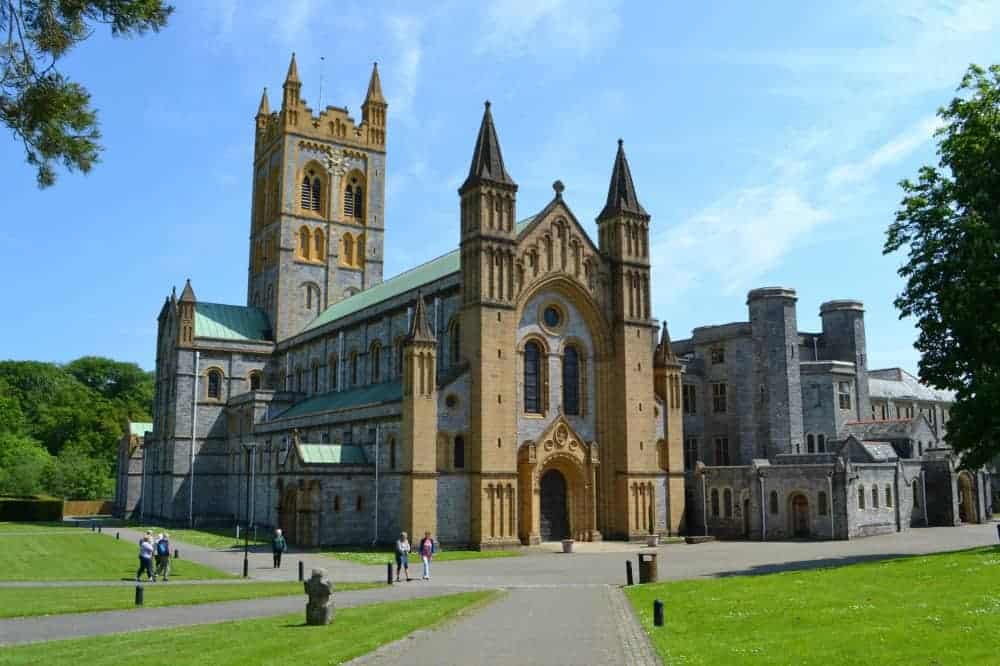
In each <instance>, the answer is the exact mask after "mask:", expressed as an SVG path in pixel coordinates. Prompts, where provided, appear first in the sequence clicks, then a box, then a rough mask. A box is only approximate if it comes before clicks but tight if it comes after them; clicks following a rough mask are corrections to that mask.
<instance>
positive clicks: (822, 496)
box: [818, 490, 826, 516]
mask: <svg viewBox="0 0 1000 666" xmlns="http://www.w3.org/2000/svg"><path fill="white" fill-rule="evenodd" d="M818 504H819V515H821V516H825V515H826V493H825V492H823V491H822V490H821V491H819V502H818Z"/></svg>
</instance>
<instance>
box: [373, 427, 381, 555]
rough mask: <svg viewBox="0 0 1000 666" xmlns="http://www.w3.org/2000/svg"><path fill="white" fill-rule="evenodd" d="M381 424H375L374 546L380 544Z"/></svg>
mask: <svg viewBox="0 0 1000 666" xmlns="http://www.w3.org/2000/svg"><path fill="white" fill-rule="evenodd" d="M380 430H381V424H379V423H376V424H375V529H374V533H375V536H374V537H372V545H374V544H376V543H378V440H379V431H380Z"/></svg>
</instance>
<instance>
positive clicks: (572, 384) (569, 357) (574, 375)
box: [562, 346, 580, 415]
mask: <svg viewBox="0 0 1000 666" xmlns="http://www.w3.org/2000/svg"><path fill="white" fill-rule="evenodd" d="M562 381H563V411H564V412H565V413H567V414H577V415H578V414H579V413H580V353H579V352H578V351H577V350H576V347H573V346H569V347H566V350H565V351H564V352H563V376H562Z"/></svg>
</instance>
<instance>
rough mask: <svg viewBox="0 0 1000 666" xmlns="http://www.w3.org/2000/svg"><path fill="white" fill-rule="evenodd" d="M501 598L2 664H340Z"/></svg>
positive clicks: (47, 654) (116, 644) (78, 646)
mask: <svg viewBox="0 0 1000 666" xmlns="http://www.w3.org/2000/svg"><path fill="white" fill-rule="evenodd" d="M497 594H499V593H497V592H493V591H484V592H464V593H461V594H452V595H448V596H443V597H435V598H433V599H423V600H422V601H421V602H420V603H414V602H413V601H395V602H390V603H380V604H370V605H367V606H358V607H356V608H345V609H343V610H337V611H336V615H335V617H334V620H333V623H332V624H330V625H328V626H325V627H310V626H307V625H305V623H304V613H296V614H295V615H284V616H279V617H269V618H262V619H255V620H240V621H237V622H225V623H221V624H210V625H202V626H196V627H179V628H176V629H162V630H157V631H140V632H133V633H127V634H114V635H110V636H95V637H93V638H83V639H73V640H65V641H50V642H47V643H35V644H32V645H24V646H19V647H9V648H4V650H3V651H2V652H0V664H55V663H86V664H87V665H88V666H102V665H105V664H134V663H151V662H157V661H163V660H164V659H165V658H166V659H168V660H169V661H170V662H171V663H179V664H195V663H198V664H213V665H225V664H238V665H239V666H245V665H246V664H289V663H309V664H319V663H322V664H339V663H343V662H345V661H349V660H351V659H354V658H355V657H358V656H360V655H363V654H366V653H368V652H371V651H372V650H374V649H376V648H378V647H381V646H382V645H385V644H386V643H391V642H392V641H395V640H398V639H400V638H402V637H404V636H406V635H407V634H410V633H412V632H413V631H415V630H417V629H421V628H424V627H428V626H432V625H435V624H438V623H440V622H443V621H445V620H448V619H450V618H452V617H454V616H456V615H458V614H459V613H460V612H461V611H463V610H466V609H468V608H470V607H472V606H474V605H477V604H482V603H485V602H487V601H489V600H491V599H492V598H493V597H495V596H496V595H497Z"/></svg>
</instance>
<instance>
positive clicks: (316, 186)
mask: <svg viewBox="0 0 1000 666" xmlns="http://www.w3.org/2000/svg"><path fill="white" fill-rule="evenodd" d="M322 187H323V186H322V183H320V180H319V178H313V181H312V201H311V202H310V210H315V211H319V202H320V199H321V198H322V197H321V195H322Z"/></svg>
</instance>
